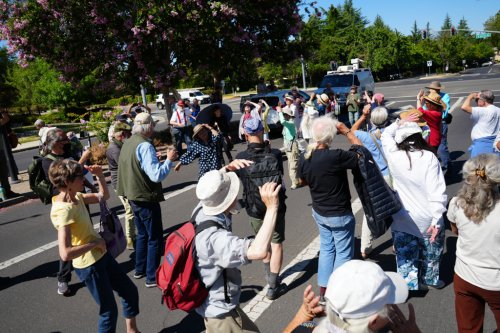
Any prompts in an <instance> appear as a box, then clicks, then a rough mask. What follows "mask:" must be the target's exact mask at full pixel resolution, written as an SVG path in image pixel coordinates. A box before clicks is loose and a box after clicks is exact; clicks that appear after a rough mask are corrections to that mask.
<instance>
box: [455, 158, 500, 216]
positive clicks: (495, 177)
mask: <svg viewBox="0 0 500 333" xmlns="http://www.w3.org/2000/svg"><path fill="white" fill-rule="evenodd" d="M462 173H463V177H464V184H463V186H462V188H461V189H460V190H459V191H458V195H457V202H456V203H457V205H458V206H459V207H460V208H462V209H463V211H464V214H465V216H466V217H467V218H468V219H469V220H471V221H472V222H474V223H481V222H482V221H484V219H485V218H486V216H488V214H489V213H490V212H491V211H492V210H493V209H494V208H495V204H496V203H497V201H498V199H500V194H499V193H498V189H497V186H498V184H500V157H498V156H497V155H495V154H480V155H478V156H476V157H474V158H471V159H470V160H468V161H467V162H465V164H464V167H463V169H462Z"/></svg>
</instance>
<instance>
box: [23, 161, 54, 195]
mask: <svg viewBox="0 0 500 333" xmlns="http://www.w3.org/2000/svg"><path fill="white" fill-rule="evenodd" d="M45 158H49V159H51V160H54V161H55V158H54V157H53V156H51V155H50V154H49V155H47V156H45ZM43 159H44V157H41V156H33V161H32V162H31V163H30V165H29V166H28V176H29V182H30V188H31V190H32V191H33V193H35V194H36V195H37V196H38V197H39V198H40V200H41V201H42V202H43V203H44V204H46V205H48V204H49V203H51V201H52V191H53V186H52V183H51V182H50V180H48V179H47V177H45V172H44V171H43V167H42V161H43Z"/></svg>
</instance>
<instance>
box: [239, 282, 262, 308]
mask: <svg viewBox="0 0 500 333" xmlns="http://www.w3.org/2000/svg"><path fill="white" fill-rule="evenodd" d="M262 289H263V287H262V286H257V285H246V286H245V285H243V286H241V296H240V304H242V303H245V302H248V301H250V300H251V299H252V298H254V297H255V295H257V294H258V293H259V292H260V291H261V290H262Z"/></svg>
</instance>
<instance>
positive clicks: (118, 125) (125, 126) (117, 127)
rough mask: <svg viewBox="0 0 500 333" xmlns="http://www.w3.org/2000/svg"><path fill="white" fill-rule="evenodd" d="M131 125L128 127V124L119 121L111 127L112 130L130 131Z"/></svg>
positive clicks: (115, 131)
mask: <svg viewBox="0 0 500 333" xmlns="http://www.w3.org/2000/svg"><path fill="white" fill-rule="evenodd" d="M131 130H132V127H130V125H129V124H125V123H122V122H121V121H118V122H116V124H115V126H114V127H113V132H114V133H117V132H121V131H131Z"/></svg>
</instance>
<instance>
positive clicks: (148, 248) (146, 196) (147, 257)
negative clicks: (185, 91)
mask: <svg viewBox="0 0 500 333" xmlns="http://www.w3.org/2000/svg"><path fill="white" fill-rule="evenodd" d="M154 127H155V121H154V120H153V118H152V117H151V115H150V114H149V113H147V112H143V113H139V114H138V115H137V116H136V117H135V119H134V126H133V127H132V136H131V137H130V138H129V139H127V141H125V143H124V144H123V146H122V149H121V152H120V158H119V160H118V183H117V194H118V195H120V196H123V197H125V198H127V199H128V201H129V203H130V206H131V207H132V210H133V212H134V216H135V224H136V227H137V236H136V244H135V245H136V246H135V274H134V278H136V279H141V278H143V277H146V287H147V288H153V287H156V269H157V268H158V266H159V265H160V258H161V250H162V244H163V225H162V220H161V209H160V202H161V201H163V200H165V199H164V198H163V188H162V186H161V182H162V181H163V180H164V179H165V178H166V177H167V176H168V174H169V172H170V170H171V169H172V163H173V161H174V160H175V159H177V151H175V150H173V149H171V150H168V151H167V159H166V160H165V161H164V162H163V163H161V162H160V161H159V160H158V157H157V155H156V151H155V148H154V147H153V145H152V144H151V139H150V138H151V136H152V135H153V131H154ZM160 157H161V156H160Z"/></svg>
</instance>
